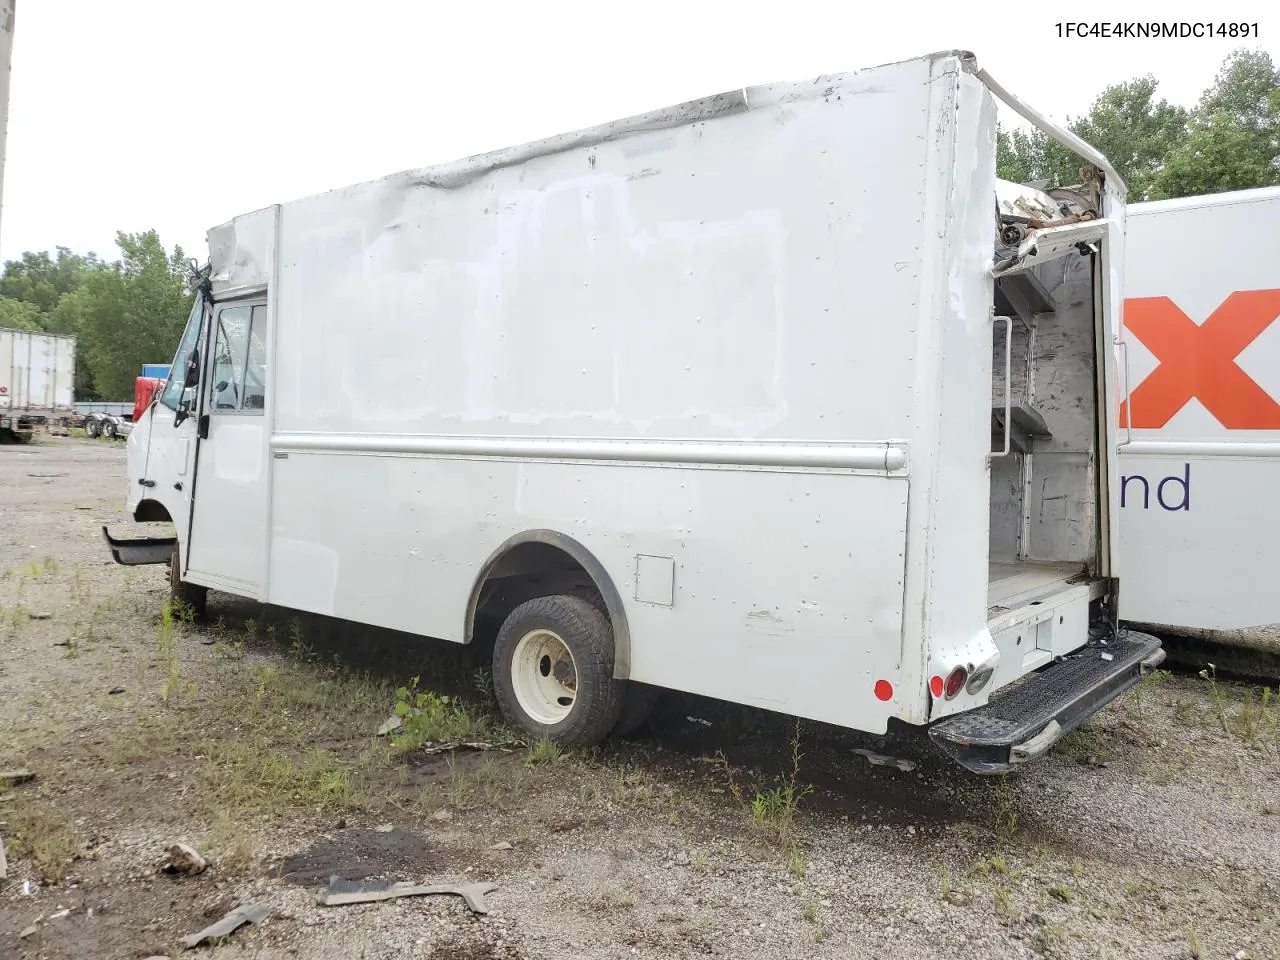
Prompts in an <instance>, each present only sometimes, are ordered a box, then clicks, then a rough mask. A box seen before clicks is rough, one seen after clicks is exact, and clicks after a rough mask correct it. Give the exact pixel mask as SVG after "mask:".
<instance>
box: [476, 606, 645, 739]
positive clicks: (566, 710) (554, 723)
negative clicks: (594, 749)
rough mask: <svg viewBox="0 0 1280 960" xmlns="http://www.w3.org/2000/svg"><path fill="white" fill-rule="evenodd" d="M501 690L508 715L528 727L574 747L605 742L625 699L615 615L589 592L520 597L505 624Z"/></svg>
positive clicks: (498, 652) (499, 657)
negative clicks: (616, 657) (616, 666)
mask: <svg viewBox="0 0 1280 960" xmlns="http://www.w3.org/2000/svg"><path fill="white" fill-rule="evenodd" d="M493 689H494V693H495V694H496V695H497V699H498V706H499V708H500V709H501V710H502V714H503V716H504V717H505V718H506V720H507V722H508V723H510V724H511V725H512V726H513V727H516V728H518V729H520V730H522V731H524V732H525V733H526V734H529V735H530V736H532V737H537V738H543V737H546V738H549V739H551V740H555V741H556V742H557V743H560V744H563V745H564V746H569V747H590V746H594V745H595V744H597V743H599V742H600V741H601V740H603V739H604V738H605V737H607V736H608V735H609V733H610V732H611V731H612V730H613V728H614V727H615V726H616V725H617V722H618V717H619V716H620V715H621V713H622V709H623V706H624V700H625V697H624V690H625V686H624V683H623V681H621V680H615V679H614V676H613V627H612V626H611V625H610V623H609V620H608V618H607V617H605V615H604V614H602V613H601V612H600V610H598V609H597V608H596V607H595V606H594V605H592V604H591V603H590V602H588V601H587V600H584V599H582V598H581V597H572V596H563V595H561V596H552V597H537V598H535V599H533V600H528V601H526V602H524V603H522V604H520V606H518V607H516V608H515V609H514V610H512V611H511V613H510V614H509V615H508V616H507V619H506V620H504V621H503V623H502V627H501V629H499V630H498V638H497V640H496V642H495V643H494V646H493Z"/></svg>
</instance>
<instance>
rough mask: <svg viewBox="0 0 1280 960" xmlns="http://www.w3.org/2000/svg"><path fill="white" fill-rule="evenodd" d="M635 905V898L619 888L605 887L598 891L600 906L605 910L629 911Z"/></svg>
mask: <svg viewBox="0 0 1280 960" xmlns="http://www.w3.org/2000/svg"><path fill="white" fill-rule="evenodd" d="M635 905H636V898H635V897H633V896H632V895H631V894H630V893H629V892H628V891H626V890H623V889H621V888H619V887H606V888H605V889H603V890H601V891H600V906H601V907H603V908H604V909H606V910H629V909H631V908H632V907H634V906H635Z"/></svg>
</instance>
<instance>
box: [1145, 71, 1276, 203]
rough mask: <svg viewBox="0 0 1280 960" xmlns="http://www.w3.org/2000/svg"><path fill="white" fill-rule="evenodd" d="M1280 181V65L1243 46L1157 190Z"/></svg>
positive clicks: (1173, 192)
mask: <svg viewBox="0 0 1280 960" xmlns="http://www.w3.org/2000/svg"><path fill="white" fill-rule="evenodd" d="M1275 184H1280V71H1277V70H1276V67H1275V64H1274V63H1273V62H1272V60H1271V57H1270V55H1269V54H1267V53H1264V52H1262V51H1248V50H1237V51H1236V52H1234V53H1233V54H1231V56H1229V57H1228V58H1227V59H1226V62H1225V63H1223V65H1222V69H1221V70H1219V71H1218V75H1217V78H1216V79H1215V80H1214V83H1213V86H1211V87H1210V88H1209V89H1208V90H1206V91H1205V92H1204V95H1203V96H1202V97H1201V98H1200V103H1199V104H1198V105H1197V107H1196V110H1195V113H1194V115H1193V117H1192V120H1191V131H1190V134H1189V135H1188V136H1187V138H1186V140H1185V141H1183V142H1182V143H1181V144H1180V145H1179V146H1178V147H1176V148H1175V149H1174V150H1173V151H1171V153H1170V155H1169V158H1168V161H1167V163H1166V164H1165V166H1164V169H1163V170H1162V171H1161V172H1160V175H1159V176H1158V177H1157V178H1156V180H1155V184H1154V189H1153V194H1154V195H1155V196H1158V197H1185V196H1192V195H1196V194H1204V193H1218V192H1220V191H1224V190H1247V189H1250V188H1253V187H1266V186H1273V185H1275Z"/></svg>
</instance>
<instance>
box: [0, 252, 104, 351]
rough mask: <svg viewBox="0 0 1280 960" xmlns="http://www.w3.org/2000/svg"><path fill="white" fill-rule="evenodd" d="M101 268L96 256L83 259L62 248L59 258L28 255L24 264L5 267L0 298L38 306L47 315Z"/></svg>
mask: <svg viewBox="0 0 1280 960" xmlns="http://www.w3.org/2000/svg"><path fill="white" fill-rule="evenodd" d="M101 267H102V261H100V260H99V259H98V257H97V255H96V254H93V253H90V254H87V255H85V256H81V255H80V254H77V253H72V252H71V251H70V250H68V249H67V248H66V247H58V249H57V255H56V257H51V256H49V254H48V252H47V251H43V250H41V251H40V252H38V253H37V252H32V251H27V252H26V253H24V254H23V255H22V258H21V259H20V260H9V261H7V262H6V263H5V265H4V273H3V275H2V276H0V297H6V298H8V299H11V300H23V301H25V302H27V303H32V304H35V306H36V307H37V308H38V309H39V311H40V313H41V314H43V315H47V314H49V313H51V312H52V311H53V309H54V307H56V306H57V304H58V301H59V300H60V299H61V298H62V296H63V295H64V294H67V293H70V292H71V291H72V290H74V289H75V288H76V287H77V286H79V284H80V281H81V280H82V279H83V278H84V276H85V274H86V273H87V272H88V271H91V270H97V269H100V268H101ZM58 332H67V331H58Z"/></svg>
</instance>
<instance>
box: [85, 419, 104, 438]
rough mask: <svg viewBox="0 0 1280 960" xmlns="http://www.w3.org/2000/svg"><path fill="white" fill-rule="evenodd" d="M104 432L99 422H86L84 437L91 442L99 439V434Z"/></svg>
mask: <svg viewBox="0 0 1280 960" xmlns="http://www.w3.org/2000/svg"><path fill="white" fill-rule="evenodd" d="M101 432H102V428H101V427H100V426H99V424H98V421H97V420H86V421H85V422H84V435H85V436H86V437H88V438H89V439H90V440H96V439H98V434H99V433H101Z"/></svg>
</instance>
